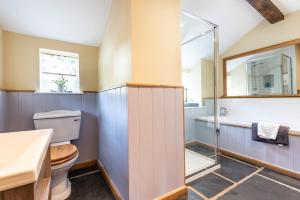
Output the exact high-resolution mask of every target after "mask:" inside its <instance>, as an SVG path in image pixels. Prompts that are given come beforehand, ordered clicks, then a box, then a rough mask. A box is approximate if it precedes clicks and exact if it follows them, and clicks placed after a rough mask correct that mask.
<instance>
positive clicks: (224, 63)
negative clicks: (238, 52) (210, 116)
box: [223, 59, 227, 96]
mask: <svg viewBox="0 0 300 200" xmlns="http://www.w3.org/2000/svg"><path fill="white" fill-rule="evenodd" d="M223 95H224V96H227V60H226V59H223Z"/></svg>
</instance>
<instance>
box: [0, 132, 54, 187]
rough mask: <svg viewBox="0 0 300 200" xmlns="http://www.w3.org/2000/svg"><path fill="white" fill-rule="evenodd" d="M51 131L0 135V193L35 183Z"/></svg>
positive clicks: (49, 140)
mask: <svg viewBox="0 0 300 200" xmlns="http://www.w3.org/2000/svg"><path fill="white" fill-rule="evenodd" d="M52 134H53V130H52V129H45V130H34V131H22V132H11V133H2V134H0V191H3V190H7V189H10V188H14V187H18V186H21V185H25V184H29V183H32V182H35V181H36V180H37V178H38V175H39V173H40V169H41V167H42V164H43V160H44V157H45V155H46V153H47V150H48V147H49V144H50V142H51V138H52Z"/></svg>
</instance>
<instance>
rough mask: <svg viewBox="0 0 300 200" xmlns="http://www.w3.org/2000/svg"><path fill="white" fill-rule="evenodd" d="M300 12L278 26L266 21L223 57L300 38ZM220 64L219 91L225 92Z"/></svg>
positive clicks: (289, 16)
mask: <svg viewBox="0 0 300 200" xmlns="http://www.w3.org/2000/svg"><path fill="white" fill-rule="evenodd" d="M299 19H300V11H296V12H293V13H290V14H288V15H286V16H285V20H283V21H280V22H278V23H276V24H270V23H268V22H267V21H266V20H264V21H262V22H261V23H259V24H258V25H257V26H256V27H254V28H253V29H252V30H251V31H250V32H249V33H247V34H246V35H245V36H244V37H243V38H242V39H241V40H240V41H238V42H237V43H236V44H235V45H234V46H233V47H232V48H231V49H230V50H228V51H227V52H225V53H224V54H223V55H222V56H221V57H223V58H224V57H228V56H231V55H236V54H239V53H243V52H247V51H250V50H255V49H258V48H262V47H266V46H270V45H274V44H278V43H282V42H286V41H289V40H293V39H298V38H300V26H299ZM220 61H221V62H220V63H219V69H220V70H219V75H220V76H219V80H220V81H219V84H218V85H219V91H220V95H221V93H222V92H223V89H222V88H223V82H222V80H223V76H222V74H223V69H222V68H223V62H222V60H220Z"/></svg>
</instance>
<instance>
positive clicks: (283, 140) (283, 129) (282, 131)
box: [252, 123, 290, 146]
mask: <svg viewBox="0 0 300 200" xmlns="http://www.w3.org/2000/svg"><path fill="white" fill-rule="evenodd" d="M289 131H290V128H289V127H287V126H279V130H278V134H277V137H276V140H271V139H265V138H260V137H259V136H258V133H257V123H252V140H255V141H258V142H265V143H270V144H280V145H284V146H288V145H289Z"/></svg>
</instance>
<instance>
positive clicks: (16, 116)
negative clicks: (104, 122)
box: [0, 92, 98, 162]
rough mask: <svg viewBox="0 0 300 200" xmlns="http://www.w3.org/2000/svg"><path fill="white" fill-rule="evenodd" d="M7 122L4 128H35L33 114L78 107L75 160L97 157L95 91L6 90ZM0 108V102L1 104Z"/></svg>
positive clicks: (80, 160) (15, 129)
mask: <svg viewBox="0 0 300 200" xmlns="http://www.w3.org/2000/svg"><path fill="white" fill-rule="evenodd" d="M6 98H7V103H6V104H5V107H6V109H7V110H6V113H7V121H6V129H5V131H9V132H11V131H24V130H32V129H34V123H33V119H32V117H33V114H34V113H35V112H47V111H51V110H58V109H67V110H81V111H82V122H81V130H80V135H79V139H78V140H76V141H73V143H74V144H76V146H77V147H78V149H79V158H78V160H77V162H83V161H88V160H96V159H97V158H98V151H97V148H98V140H97V137H98V124H97V110H96V108H97V94H96V93H88V94H83V95H73V94H68V95H66V94H41V93H32V92H6ZM0 108H1V104H0Z"/></svg>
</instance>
